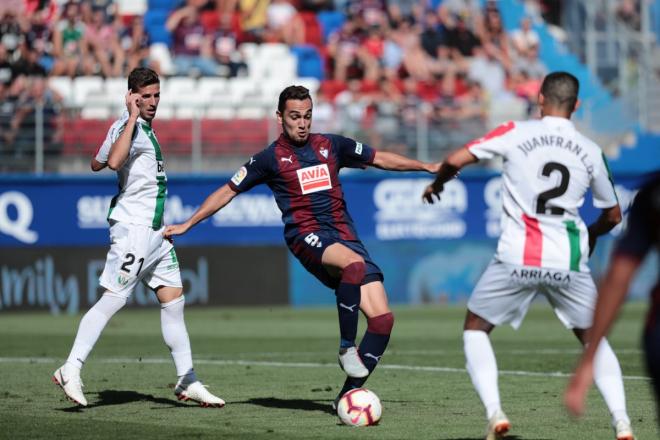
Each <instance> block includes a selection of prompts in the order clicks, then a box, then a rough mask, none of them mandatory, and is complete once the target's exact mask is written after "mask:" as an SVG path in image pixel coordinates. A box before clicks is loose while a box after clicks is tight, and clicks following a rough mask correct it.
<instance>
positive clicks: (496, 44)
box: [480, 6, 511, 70]
mask: <svg viewBox="0 0 660 440" xmlns="http://www.w3.org/2000/svg"><path fill="white" fill-rule="evenodd" d="M480 40H481V45H482V46H483V48H484V50H485V51H486V52H488V53H489V54H490V55H491V56H492V57H493V58H495V59H496V60H497V61H499V62H500V63H501V64H502V65H503V66H504V68H505V69H506V70H510V69H511V57H510V56H509V41H508V36H507V34H506V32H505V31H504V27H503V25H502V16H501V15H500V11H499V10H498V9H497V7H495V6H489V7H487V8H486V15H485V18H484V25H483V29H482V32H481V38H480Z"/></svg>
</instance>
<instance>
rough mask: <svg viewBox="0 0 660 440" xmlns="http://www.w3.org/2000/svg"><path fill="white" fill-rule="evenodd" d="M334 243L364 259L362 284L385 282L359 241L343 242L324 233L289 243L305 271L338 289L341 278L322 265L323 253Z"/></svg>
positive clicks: (304, 235)
mask: <svg viewBox="0 0 660 440" xmlns="http://www.w3.org/2000/svg"><path fill="white" fill-rule="evenodd" d="M334 243H341V244H343V245H344V246H346V247H347V248H349V249H350V250H352V251H353V252H355V253H356V254H358V255H360V256H361V257H362V258H363V259H364V263H365V265H366V268H365V274H364V279H363V280H362V284H363V285H364V284H368V283H371V282H373V281H381V282H382V281H383V279H384V277H383V272H382V271H381V270H380V267H378V265H377V264H376V263H374V262H373V260H372V259H371V256H370V255H369V252H367V250H366V249H365V247H364V245H363V244H362V242H361V241H359V240H351V241H348V240H341V239H339V238H337V237H334V236H333V235H332V234H328V233H324V232H323V231H318V232H311V233H306V234H301V235H298V236H296V237H294V238H293V239H291V240H289V241H288V242H287V245H288V246H289V249H290V250H291V253H292V254H293V255H295V257H296V258H297V259H298V261H300V263H301V264H302V265H303V267H304V268H305V269H307V271H308V272H309V273H311V274H312V275H314V276H315V277H316V279H318V280H319V281H320V282H322V283H323V284H325V285H326V286H328V287H329V288H331V289H336V288H337V286H338V285H339V278H338V277H333V276H332V275H330V273H328V271H327V270H326V269H325V267H324V266H323V263H322V257H323V252H325V250H326V249H327V248H328V246H330V245H332V244H334Z"/></svg>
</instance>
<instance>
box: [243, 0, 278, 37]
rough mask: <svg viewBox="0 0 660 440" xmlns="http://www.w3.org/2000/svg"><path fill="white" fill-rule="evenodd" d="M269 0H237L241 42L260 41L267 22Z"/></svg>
mask: <svg viewBox="0 0 660 440" xmlns="http://www.w3.org/2000/svg"><path fill="white" fill-rule="evenodd" d="M269 3H270V0H239V1H238V7H239V10H240V12H241V42H246V41H247V42H254V43H261V42H262V41H263V39H264V32H265V31H266V24H267V23H268V15H267V11H268V4H269Z"/></svg>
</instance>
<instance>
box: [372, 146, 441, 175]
mask: <svg viewBox="0 0 660 440" xmlns="http://www.w3.org/2000/svg"><path fill="white" fill-rule="evenodd" d="M371 165H372V166H374V167H376V168H380V169H381V170H387V171H426V172H427V173H436V172H437V171H438V169H439V168H440V163H426V162H421V161H419V160H415V159H409V158H407V157H405V156H402V155H400V154H396V153H392V152H389V151H376V155H375V156H374V161H373V162H372V163H371Z"/></svg>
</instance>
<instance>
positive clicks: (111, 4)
mask: <svg viewBox="0 0 660 440" xmlns="http://www.w3.org/2000/svg"><path fill="white" fill-rule="evenodd" d="M659 41H660V4H659V2H658V1H651V0H573V1H562V0H554V1H550V0H548V1H541V0H538V1H532V0H528V1H522V0H499V1H483V0H364V1H353V0H185V1H180V0H80V1H61V0H3V1H2V4H1V5H0V312H1V311H8V310H23V309H35V310H37V309H40V310H49V311H51V312H52V313H77V312H79V311H80V310H84V309H86V308H87V307H88V306H89V305H90V304H93V303H94V302H95V301H96V299H97V297H98V295H100V294H101V293H102V292H101V291H100V289H99V288H98V286H97V280H98V275H99V274H100V271H101V270H102V268H103V262H104V258H105V253H106V251H107V245H108V238H107V223H106V221H105V216H106V213H107V208H108V205H109V200H110V198H111V197H112V195H114V193H115V192H116V179H115V176H114V173H112V172H110V171H108V170H106V171H103V172H101V173H99V174H98V175H92V172H91V171H90V170H89V161H90V159H91V157H92V156H93V155H94V153H95V151H96V150H97V148H98V147H99V146H100V144H101V143H102V141H103V139H104V137H105V135H106V132H107V130H108V128H109V127H110V125H111V124H112V122H113V120H114V119H115V118H117V117H118V116H119V115H120V114H121V112H122V111H123V110H124V94H125V93H126V89H127V85H126V76H127V74H128V72H130V70H131V69H133V68H134V67H136V66H148V67H151V68H153V69H155V70H156V71H157V72H159V74H160V75H161V103H160V107H159V109H158V113H157V117H156V119H155V121H154V128H155V132H156V135H157V137H158V139H159V141H160V144H161V146H162V147H163V152H164V155H165V159H166V170H167V172H168V176H169V198H168V202H167V210H166V222H167V223H172V222H178V221H182V220H185V219H186V218H187V217H188V216H189V215H190V214H191V213H192V212H193V211H194V209H196V207H197V206H198V205H199V204H200V203H201V202H202V201H203V199H204V197H205V196H206V195H207V194H208V193H210V192H211V191H213V190H214V189H215V188H216V187H218V186H220V185H222V184H224V183H225V182H226V181H227V179H228V178H229V176H231V174H232V173H233V171H234V170H235V169H236V168H237V167H239V166H240V165H241V164H242V163H243V162H245V161H246V160H248V159H249V157H250V156H251V155H252V154H254V153H256V152H257V151H259V150H261V149H262V148H264V147H265V146H267V145H268V144H269V143H270V142H271V141H272V140H273V139H274V138H275V137H276V136H277V134H278V133H279V127H278V126H277V125H276V120H275V108H276V105H277V96H278V95H279V92H280V91H281V90H282V88H284V87H286V86H287V85H290V84H301V85H304V86H306V87H307V88H309V89H310V91H311V92H312V95H313V98H314V122H313V130H314V131H316V132H334V133H340V134H343V135H346V136H349V137H352V138H355V139H357V140H359V141H361V142H364V143H368V144H370V145H372V146H373V147H375V148H378V149H382V150H390V151H396V152H399V153H402V154H405V155H408V156H411V157H416V158H419V159H421V160H440V159H441V158H442V157H443V156H444V155H445V154H446V153H447V152H448V151H450V150H451V149H453V148H457V147H460V146H461V145H463V144H464V143H466V142H467V141H469V140H471V139H473V138H475V137H479V136H481V135H483V134H484V133H485V132H486V131H487V130H489V129H490V128H493V127H494V126H496V125H498V124H499V123H501V122H504V121H506V120H510V119H526V118H530V117H531V118H533V117H537V116H538V109H537V105H536V96H537V93H538V89H539V86H540V83H541V80H542V78H543V76H544V75H545V74H546V73H548V72H550V71H555V70H566V71H569V72H571V73H573V74H574V75H576V76H577V77H578V78H579V80H580V83H581V89H580V98H581V100H582V106H581V108H580V110H579V111H578V112H577V114H576V116H575V123H576V124H577V125H578V128H579V129H580V130H581V131H582V132H583V133H585V134H586V135H588V136H589V137H591V138H593V139H594V140H596V141H597V142H598V143H599V144H600V145H601V147H602V148H603V150H604V151H605V153H606V155H607V157H608V159H609V161H610V166H611V170H612V172H613V174H614V180H615V183H616V188H617V191H618V193H619V199H620V201H621V204H622V206H623V208H624V210H626V209H627V207H628V205H629V203H630V200H631V199H632V198H633V197H634V194H635V191H636V189H637V188H638V187H639V184H640V182H641V181H642V180H643V178H644V176H645V175H647V174H648V173H649V172H652V171H656V170H658V169H660V50H659V49H658V42H659ZM500 165H501V164H499V163H498V162H496V161H495V162H488V163H480V164H479V165H478V167H476V169H474V170H471V171H468V172H466V173H465V174H464V175H463V176H462V179H461V180H455V181H453V182H452V183H451V185H449V186H448V189H447V194H446V196H445V197H444V198H443V201H442V203H441V204H440V205H434V206H425V205H422V204H421V201H420V194H421V191H422V188H423V187H424V186H425V185H426V184H427V183H428V181H429V179H428V178H427V177H425V176H420V175H418V174H406V175H393V174H384V173H381V172H377V171H371V170H370V171H367V172H357V173H355V172H351V171H350V170H348V171H347V172H345V173H344V174H343V177H342V179H343V182H344V185H343V186H344V190H345V193H346V196H347V201H348V204H349V210H350V211H351V213H352V215H353V217H354V219H355V221H356V224H357V226H358V231H359V233H360V236H361V238H362V239H363V241H364V242H365V244H366V246H367V248H368V249H369V250H370V252H371V253H372V256H373V257H374V259H375V261H376V262H378V263H379V264H380V265H381V267H382V269H383V270H384V272H385V277H386V288H387V290H388V293H389V295H390V297H391V299H392V301H393V302H395V303H404V304H408V303H414V304H419V303H452V302H463V301H465V300H466V298H467V296H468V295H469V293H470V291H471V289H472V287H473V286H474V283H475V281H476V280H477V279H478V276H479V275H480V273H481V271H482V270H483V268H484V267H485V265H486V264H487V263H488V261H489V259H490V258H491V256H492V253H493V251H494V248H495V243H496V240H497V237H498V235H499V215H500V211H501V207H500V201H499V200H500V199H499V188H500V181H499V177H498V174H497V170H498V168H499V167H500ZM583 214H584V216H585V218H586V219H587V220H589V219H594V218H595V216H596V215H597V212H596V211H595V210H594V209H593V208H592V207H591V201H590V199H587V201H586V203H585V209H584V212H583ZM619 232H620V228H617V229H616V230H615V231H614V232H613V234H612V235H611V236H610V237H608V238H606V239H604V240H602V241H601V244H600V245H599V247H598V248H597V252H596V254H595V256H594V258H593V261H592V266H593V270H594V274H595V276H596V277H598V276H599V275H600V273H601V272H602V271H603V269H604V267H605V265H606V263H607V260H608V255H609V250H610V248H611V244H612V238H613V237H615V236H616V235H617V234H618V233H619ZM176 244H177V250H178V253H179V259H180V261H181V265H182V268H183V276H184V280H185V285H186V291H187V294H188V303H189V304H200V305H203V304H210V305H250V304H255V305H256V304H283V305H295V306H309V305H317V304H321V305H322V304H332V303H334V298H333V295H332V293H331V292H330V291H328V290H327V289H325V288H324V287H323V286H322V285H321V284H320V283H318V282H317V281H316V280H314V279H313V278H312V277H311V276H309V275H308V274H307V273H306V272H305V271H304V269H302V267H300V266H299V265H298V263H297V262H296V261H295V260H294V259H292V257H290V256H289V255H288V253H287V252H288V251H287V249H286V247H285V245H284V243H283V240H282V237H281V221H280V216H279V212H278V211H277V208H276V206H275V204H274V201H273V198H272V196H271V195H270V193H269V191H268V190H267V188H256V189H254V190H253V191H251V192H250V193H248V194H244V195H241V196H240V197H238V198H237V199H235V200H234V201H233V202H232V203H231V204H230V205H229V206H228V207H227V208H226V209H225V210H223V211H222V212H220V213H219V214H217V215H216V216H214V217H213V218H211V219H209V220H208V221H207V222H205V223H204V224H201V225H199V226H198V227H197V228H196V229H195V230H193V231H191V232H190V233H189V234H188V235H186V236H184V237H181V238H179V239H177V242H176ZM651 260H652V261H650V262H648V263H647V265H646V266H645V269H644V270H643V271H642V273H641V274H640V276H639V277H638V279H637V282H636V283H635V286H634V287H633V291H632V292H631V294H632V297H633V298H645V296H646V292H647V291H648V287H649V286H650V285H651V283H652V282H653V281H654V278H655V277H656V276H657V267H658V266H657V256H652V257H651ZM132 303H133V305H136V306H140V305H147V304H152V303H155V298H154V297H153V295H151V294H150V293H149V292H147V291H146V290H144V289H138V291H137V292H136V293H135V295H134V296H133V298H132Z"/></svg>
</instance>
